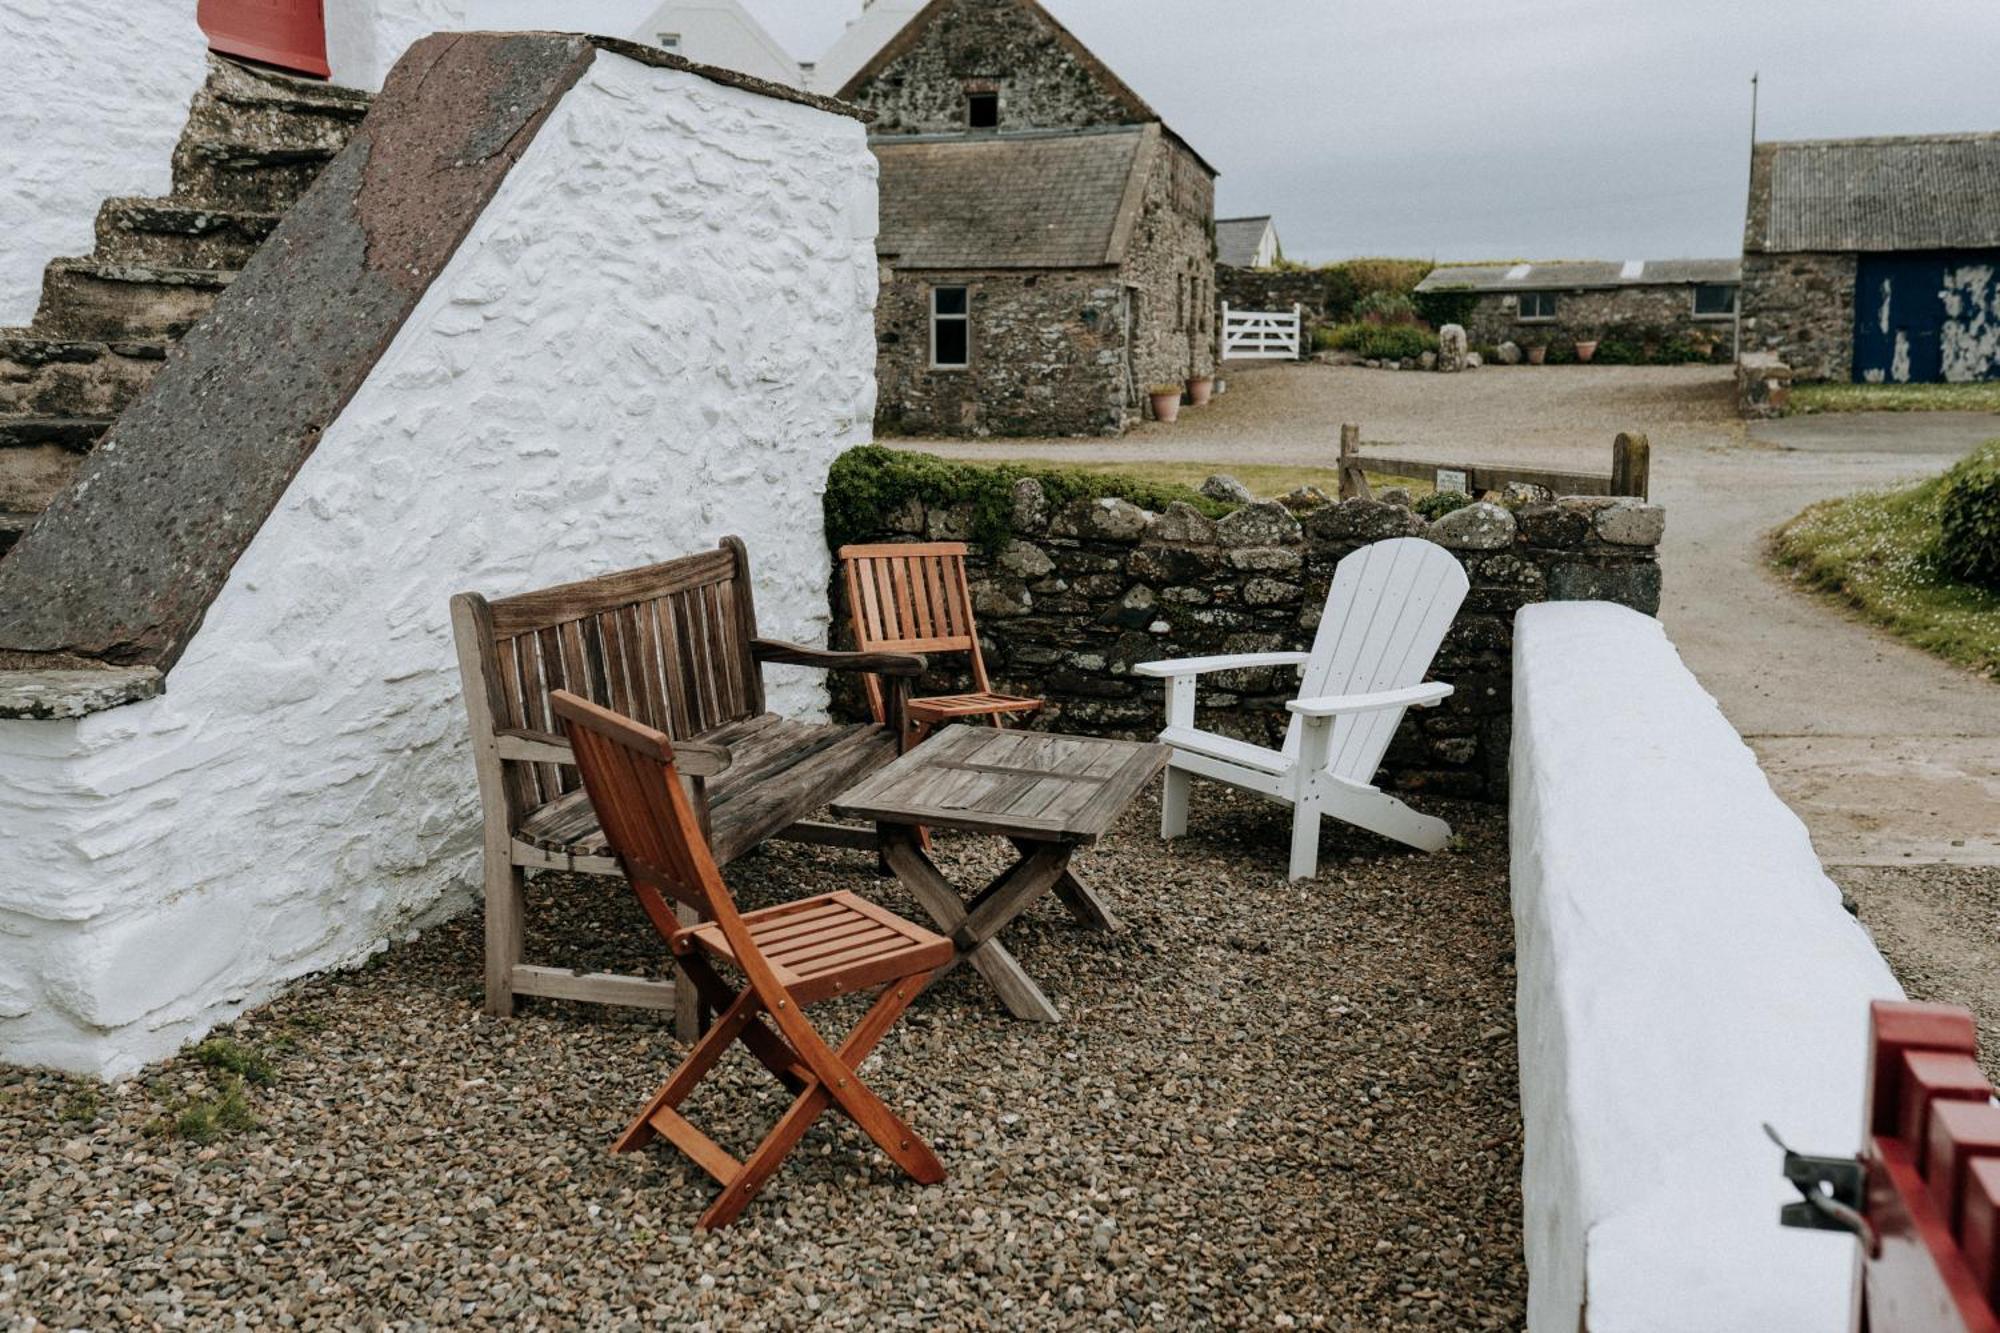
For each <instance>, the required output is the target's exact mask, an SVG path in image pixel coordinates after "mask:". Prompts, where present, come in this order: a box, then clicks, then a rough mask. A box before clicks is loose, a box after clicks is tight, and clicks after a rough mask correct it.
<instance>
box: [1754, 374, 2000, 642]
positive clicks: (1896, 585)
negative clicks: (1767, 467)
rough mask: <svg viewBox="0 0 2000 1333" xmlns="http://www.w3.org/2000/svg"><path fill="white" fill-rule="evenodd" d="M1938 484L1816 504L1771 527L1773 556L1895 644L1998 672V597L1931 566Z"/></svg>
mask: <svg viewBox="0 0 2000 1333" xmlns="http://www.w3.org/2000/svg"><path fill="white" fill-rule="evenodd" d="M1858 387H1874V386H1858ZM1896 387H1898V388H1901V387H1903V386H1900V385H1899V386H1896ZM1951 387H1958V386H1951ZM1944 485H1945V483H1944V478H1942V477H1936V478H1933V479H1931V480H1930V481H1926V482H1922V483H1920V484H1918V485H1916V486H1911V487H1908V488H1906V489H1904V490H1898V491H1871V492H1867V493H1864V494H1861V495H1853V496H1848V497H1846V498H1844V499H1840V500H1827V501H1824V502H1822V503H1820V504H1816V505H1814V506H1813V507H1812V508H1810V509H1808V510H1806V511H1805V512H1804V513H1803V514H1800V515H1799V516H1798V517H1797V518H1795V519H1793V520H1792V521H1791V522H1790V523H1788V524H1786V525H1785V526H1784V527H1783V528H1782V529H1780V530H1779V532H1778V535H1777V538H1776V540H1775V542H1774V543H1773V554H1774V556H1775V558H1776V559H1777V562H1778V564H1779V565H1780V566H1782V567H1784V568H1787V569H1790V570H1791V571H1793V572H1794V573H1795V574H1797V575H1798V576H1799V577H1800V578H1801V579H1803V580H1804V581H1805V582H1807V583H1809V584H1811V585H1812V586H1814V587H1816V588H1820V589H1823V590H1824V591H1826V592H1829V593H1832V594H1834V595H1835V596H1837V597H1839V598H1840V599H1841V600H1842V601H1844V602H1846V603H1847V604H1848V605H1850V606H1852V607H1854V608H1855V609H1856V610H1858V611H1860V612H1861V613H1862V615H1864V616H1866V617H1867V618H1868V619H1870V620H1872V621H1874V622H1876V623H1877V624H1879V625H1882V626H1883V627H1885V628H1886V629H1888V630H1889V631H1890V632H1891V633H1893V634H1895V635H1896V636H1897V637H1898V638H1901V639H1904V640H1907V641H1908V642H1910V643H1912V644H1914V645H1916V646H1917V647H1919V648H1922V649H1924V650H1925V651H1926V652H1931V653H1936V654H1937V655H1938V656H1940V657H1943V658H1946V659H1947V660H1949V661H1953V662H1956V663H1958V664H1959V665H1961V666H1965V667H1970V668H1971V669H1972V670H1974V671H1977V672H1979V673H1981V674H1982V675H1987V676H1996V675H2000V593H1994V592H1987V591H1985V590H1983V589H1980V588H1975V587H1972V586H1970V585H1968V584H1964V583H1958V582H1954V581H1953V580H1952V579H1950V578H1948V577H1946V576H1945V574H1944V572H1943V571H1942V570H1941V569H1940V568H1939V567H1938V562H1937V557H1936V547H1937V540H1938V534H1939V518H1938V512H1939V506H1940V504H1941V502H1942V500H1943V492H1944Z"/></svg>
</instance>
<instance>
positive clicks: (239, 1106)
mask: <svg viewBox="0 0 2000 1333" xmlns="http://www.w3.org/2000/svg"><path fill="white" fill-rule="evenodd" d="M255 1128H257V1117H255V1116H253V1115H251V1114H250V1099H249V1098H248V1097H247V1096H246V1095H245V1094H244V1091H243V1080H242V1079H241V1078H239V1077H237V1076H236V1075H235V1074H224V1075H223V1076H222V1080H221V1086H220V1087H219V1089H218V1090H217V1092H216V1094H215V1095H214V1096H213V1097H195V1098H191V1099H189V1100H188V1101H187V1102H185V1103H184V1104H182V1105H181V1106H180V1107H178V1108H169V1109H168V1111H167V1113H166V1114H165V1115H163V1116H161V1117H159V1118H158V1119H157V1120H154V1121H152V1122H150V1123H149V1124H147V1126H146V1132H147V1133H149V1134H154V1135H161V1136H167V1135H171V1136H172V1137H174V1138H177V1139H186V1140H187V1141H188V1142H190V1143H199V1144H209V1143H213V1142H215V1141H216V1140H217V1139H219V1138H221V1137H222V1136H223V1135H225V1134H240V1133H242V1132H243V1131H245V1130H251V1129H255Z"/></svg>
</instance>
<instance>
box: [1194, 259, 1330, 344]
mask: <svg viewBox="0 0 2000 1333" xmlns="http://www.w3.org/2000/svg"><path fill="white" fill-rule="evenodd" d="M1215 287H1216V299H1217V300H1218V302H1227V303H1228V304H1229V307H1230V309H1232V310H1279V311H1288V310H1290V309H1291V308H1292V307H1293V306H1294V305H1301V306H1304V307H1305V312H1304V313H1305V324H1306V329H1307V330H1308V331H1310V330H1312V329H1313V328H1315V327H1317V326H1319V325H1321V324H1324V323H1326V318H1327V316H1326V274H1324V273H1322V272H1319V271H1318V270H1315V269H1268V268H1232V267H1230V266H1229V265H1227V264H1217V265H1216V266H1215Z"/></svg>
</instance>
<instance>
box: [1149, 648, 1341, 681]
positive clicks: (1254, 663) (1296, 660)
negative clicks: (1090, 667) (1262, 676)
mask: <svg viewBox="0 0 2000 1333" xmlns="http://www.w3.org/2000/svg"><path fill="white" fill-rule="evenodd" d="M1311 656H1312V654H1311V653H1232V654H1230V655H1229V656H1227V657H1180V658H1174V659H1172V660H1170V661H1166V662H1140V663H1138V664H1137V665H1135V666H1134V667H1133V668H1132V674H1133V675H1135V676H1164V677H1168V678H1172V677H1174V676H1202V675H1206V674H1207V673H1209V672H1211V671H1242V670H1246V669H1248V668H1250V667H1276V666H1304V665H1305V664H1306V661H1307V660H1308V659H1309V658H1311Z"/></svg>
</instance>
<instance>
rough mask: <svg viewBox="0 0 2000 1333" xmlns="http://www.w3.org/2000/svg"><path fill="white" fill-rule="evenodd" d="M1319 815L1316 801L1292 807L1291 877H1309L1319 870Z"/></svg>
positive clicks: (1306, 801) (1307, 801) (1303, 802)
mask: <svg viewBox="0 0 2000 1333" xmlns="http://www.w3.org/2000/svg"><path fill="white" fill-rule="evenodd" d="M1319 815H1320V809H1319V803H1318V802H1316V801H1312V800H1305V801H1300V802H1299V803H1298V804H1297V805H1295V806H1293V807H1292V866H1291V875H1290V877H1291V878H1292V879H1311V878H1312V877H1313V876H1314V875H1315V874H1317V873H1318V871H1319Z"/></svg>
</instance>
